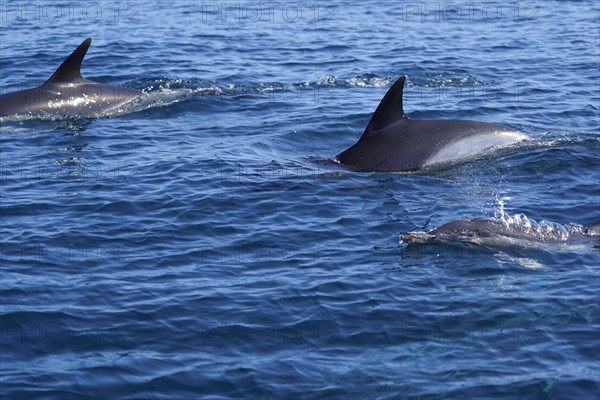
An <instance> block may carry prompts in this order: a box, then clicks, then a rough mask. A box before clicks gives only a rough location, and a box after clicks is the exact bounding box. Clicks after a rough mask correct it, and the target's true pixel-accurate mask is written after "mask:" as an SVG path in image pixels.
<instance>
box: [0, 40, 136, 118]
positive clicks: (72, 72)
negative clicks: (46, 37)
mask: <svg viewBox="0 0 600 400" xmlns="http://www.w3.org/2000/svg"><path fill="white" fill-rule="evenodd" d="M91 43H92V39H90V38H88V39H86V40H84V41H83V43H81V44H80V45H79V47H77V49H75V51H73V53H71V55H70V56H69V57H67V59H66V60H65V61H64V62H63V63H62V64H61V65H60V67H58V69H57V70H56V72H54V75H52V76H51V77H50V79H48V80H47V81H46V82H44V83H43V84H42V85H41V86H38V87H36V88H32V89H25V90H19V91H17V92H12V93H6V94H2V95H0V117H6V116H9V115H50V116H66V117H97V116H102V115H106V114H107V113H110V112H113V111H117V110H119V108H120V107H122V106H123V105H125V104H127V103H129V102H131V101H133V100H135V99H137V98H139V97H140V96H142V95H143V93H142V92H141V91H139V90H134V89H129V88H124V87H117V86H110V85H104V84H101V83H97V82H94V81H90V80H87V79H85V78H83V77H82V76H81V72H80V69H81V62H82V61H83V58H84V57H85V54H86V53H87V50H88V48H89V47H90V44H91Z"/></svg>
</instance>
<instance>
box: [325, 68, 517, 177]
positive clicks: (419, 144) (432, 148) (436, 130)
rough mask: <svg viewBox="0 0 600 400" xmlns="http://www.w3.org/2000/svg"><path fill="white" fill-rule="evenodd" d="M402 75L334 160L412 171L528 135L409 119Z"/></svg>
mask: <svg viewBox="0 0 600 400" xmlns="http://www.w3.org/2000/svg"><path fill="white" fill-rule="evenodd" d="M405 80H406V77H404V76H403V77H401V78H400V79H398V80H397V81H396V82H395V83H394V84H393V85H392V87H391V88H390V89H389V90H388V92H387V93H386V95H385V96H384V97H383V100H381V103H380V104H379V106H378V107H377V110H375V113H374V114H373V116H372V117H371V121H370V122H369V125H367V128H366V129H365V131H364V133H363V134H362V136H361V137H360V139H359V140H358V142H356V143H355V144H354V145H353V146H351V147H349V148H348V149H346V150H344V151H343V152H341V153H340V154H338V155H337V156H336V157H335V158H334V160H335V161H337V162H339V163H341V164H344V165H346V166H348V167H350V168H352V169H355V170H360V171H415V170H418V169H420V168H423V167H425V166H429V165H434V164H439V163H445V162H449V161H457V160H462V159H465V158H469V157H473V156H475V155H478V154H481V153H482V152H484V151H486V150H488V149H490V148H492V147H496V146H499V145H507V144H511V143H515V142H518V141H520V140H524V139H527V138H529V137H528V136H527V135H525V134H523V133H521V132H519V131H517V130H515V129H512V128H509V127H506V126H503V125H498V124H492V123H488V122H479V121H462V120H411V119H409V118H408V117H407V116H406V115H405V114H404V110H403V106H402V95H403V91H404V82H405Z"/></svg>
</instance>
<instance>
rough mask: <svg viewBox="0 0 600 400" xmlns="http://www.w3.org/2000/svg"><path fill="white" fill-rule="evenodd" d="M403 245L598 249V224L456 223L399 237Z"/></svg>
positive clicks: (523, 220)
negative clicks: (446, 244) (435, 244)
mask: <svg viewBox="0 0 600 400" xmlns="http://www.w3.org/2000/svg"><path fill="white" fill-rule="evenodd" d="M400 239H401V240H402V241H403V242H404V243H448V244H475V245H487V246H492V247H505V246H518V247H549V246H551V247H553V248H564V249H573V248H592V247H593V248H600V221H598V222H596V223H594V224H592V225H589V226H587V227H585V226H581V225H573V224H568V225H561V224H557V223H555V222H548V221H544V220H542V221H540V222H539V223H538V222H536V221H535V220H533V219H530V218H527V217H526V216H525V215H523V214H516V215H515V216H514V217H508V218H505V219H473V220H456V221H452V222H449V223H447V224H444V225H442V226H440V227H438V228H436V229H433V230H431V231H429V232H407V233H403V234H401V235H400Z"/></svg>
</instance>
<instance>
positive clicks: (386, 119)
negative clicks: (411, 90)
mask: <svg viewBox="0 0 600 400" xmlns="http://www.w3.org/2000/svg"><path fill="white" fill-rule="evenodd" d="M405 80H406V76H401V77H400V78H399V79H398V80H397V81H396V82H395V83H394V84H393V85H392V87H391V88H390V89H389V90H388V92H387V93H386V94H385V96H383V100H381V103H379V106H378V107H377V110H375V112H374V113H373V116H372V117H371V121H370V122H369V125H367V129H365V132H364V133H363V135H362V136H361V139H364V138H366V137H367V136H369V135H370V134H371V133H373V132H377V131H378V130H380V129H382V128H385V127H386V126H388V125H390V124H391V123H393V122H396V121H399V120H401V119H408V117H407V116H406V115H404V109H403V107H402V93H403V92H404V81H405Z"/></svg>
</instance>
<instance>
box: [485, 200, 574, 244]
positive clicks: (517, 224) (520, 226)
mask: <svg viewBox="0 0 600 400" xmlns="http://www.w3.org/2000/svg"><path fill="white" fill-rule="evenodd" d="M508 200H510V197H507V196H505V197H502V198H500V199H498V210H497V211H496V215H495V220H497V221H498V222H500V223H502V224H504V225H505V226H506V227H507V228H511V229H515V230H519V231H523V232H525V233H528V234H532V235H535V236H537V237H540V238H542V239H544V240H556V241H567V240H568V239H569V238H570V237H571V236H572V235H573V234H581V235H583V234H585V230H586V229H585V227H584V226H583V225H578V224H570V223H569V224H565V225H562V224H559V223H557V222H552V221H547V220H544V219H543V220H541V221H539V222H538V221H536V220H534V219H533V218H529V217H528V216H526V215H525V214H523V213H516V214H514V215H512V216H511V215H510V214H508V213H506V211H505V209H504V207H505V205H506V201H508Z"/></svg>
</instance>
